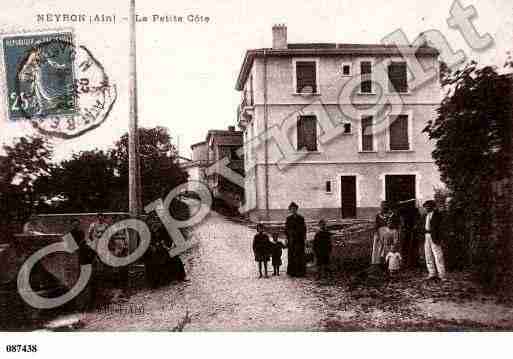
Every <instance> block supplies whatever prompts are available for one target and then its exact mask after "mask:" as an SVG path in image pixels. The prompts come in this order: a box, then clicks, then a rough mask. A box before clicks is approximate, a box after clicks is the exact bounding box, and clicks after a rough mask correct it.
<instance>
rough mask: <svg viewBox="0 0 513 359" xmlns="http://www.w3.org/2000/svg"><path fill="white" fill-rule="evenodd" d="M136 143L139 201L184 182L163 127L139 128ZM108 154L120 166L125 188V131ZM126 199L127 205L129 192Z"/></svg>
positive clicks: (168, 136)
mask: <svg viewBox="0 0 513 359" xmlns="http://www.w3.org/2000/svg"><path fill="white" fill-rule="evenodd" d="M139 142H140V154H141V182H142V201H143V205H146V204H149V203H151V202H152V201H154V200H156V199H158V198H164V197H165V196H167V194H168V193H169V192H170V191H171V190H172V189H174V188H175V187H177V186H178V185H180V184H182V183H185V182H186V181H187V176H188V175H187V173H186V172H184V171H183V170H182V169H181V168H180V167H179V165H178V162H177V158H176V156H177V151H176V148H175V146H174V145H173V144H172V142H171V135H170V134H169V132H168V130H167V129H166V128H164V127H155V128H140V129H139ZM111 156H112V159H113V160H114V161H115V162H116V165H117V168H118V169H119V175H120V178H121V181H122V186H123V188H128V134H125V135H123V136H122V137H121V138H120V140H119V141H118V142H117V143H116V146H115V149H114V150H112V152H111ZM125 199H126V200H125V201H123V203H124V204H125V206H126V204H128V193H126V198H125ZM125 210H126V207H125Z"/></svg>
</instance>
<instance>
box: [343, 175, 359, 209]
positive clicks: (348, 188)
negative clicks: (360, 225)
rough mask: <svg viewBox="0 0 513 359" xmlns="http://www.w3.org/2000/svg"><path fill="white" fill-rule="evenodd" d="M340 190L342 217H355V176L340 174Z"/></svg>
mask: <svg viewBox="0 0 513 359" xmlns="http://www.w3.org/2000/svg"><path fill="white" fill-rule="evenodd" d="M340 191H341V196H340V197H341V198H342V218H356V176H342V177H341V179H340Z"/></svg>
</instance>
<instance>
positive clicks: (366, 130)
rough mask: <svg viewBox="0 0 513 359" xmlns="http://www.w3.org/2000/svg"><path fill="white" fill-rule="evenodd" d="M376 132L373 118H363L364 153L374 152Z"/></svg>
mask: <svg viewBox="0 0 513 359" xmlns="http://www.w3.org/2000/svg"><path fill="white" fill-rule="evenodd" d="M373 132H374V130H373V128H372V116H363V117H362V151H364V152H372V151H374V133H373Z"/></svg>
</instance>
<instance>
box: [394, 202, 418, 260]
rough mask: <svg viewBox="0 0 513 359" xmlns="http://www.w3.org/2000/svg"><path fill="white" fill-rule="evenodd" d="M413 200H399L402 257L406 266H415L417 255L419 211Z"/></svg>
mask: <svg viewBox="0 0 513 359" xmlns="http://www.w3.org/2000/svg"><path fill="white" fill-rule="evenodd" d="M415 203H416V202H415V200H410V201H404V202H400V203H399V205H400V207H399V216H400V217H401V244H402V248H401V249H402V250H401V251H402V253H401V255H402V257H403V258H404V264H405V266H406V267H407V268H413V267H417V265H418V257H419V234H420V233H419V231H418V228H417V227H418V224H419V223H420V222H421V218H420V213H419V210H418V209H417V207H416V205H415Z"/></svg>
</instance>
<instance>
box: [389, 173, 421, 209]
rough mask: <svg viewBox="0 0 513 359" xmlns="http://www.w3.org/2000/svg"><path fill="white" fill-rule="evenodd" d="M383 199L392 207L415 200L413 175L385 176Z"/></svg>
mask: <svg viewBox="0 0 513 359" xmlns="http://www.w3.org/2000/svg"><path fill="white" fill-rule="evenodd" d="M385 197H386V200H387V202H389V203H391V204H392V205H394V204H396V203H398V202H402V201H407V200H410V199H415V175H386V176H385Z"/></svg>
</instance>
